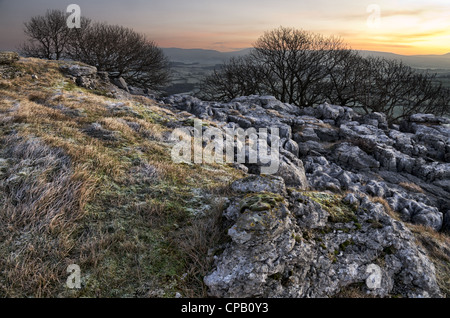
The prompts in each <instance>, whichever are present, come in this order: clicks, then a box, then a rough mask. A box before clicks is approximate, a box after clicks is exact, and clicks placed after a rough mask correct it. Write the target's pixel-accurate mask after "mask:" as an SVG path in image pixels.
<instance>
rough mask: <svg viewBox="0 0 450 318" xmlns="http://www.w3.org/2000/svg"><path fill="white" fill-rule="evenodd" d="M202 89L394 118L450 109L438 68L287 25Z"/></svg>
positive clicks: (210, 95) (216, 95)
mask: <svg viewBox="0 0 450 318" xmlns="http://www.w3.org/2000/svg"><path fill="white" fill-rule="evenodd" d="M201 92H202V93H201V94H202V95H201V96H200V97H202V98H205V99H209V100H217V99H221V100H231V99H233V98H235V97H238V96H246V95H252V94H258V95H266V94H269V95H273V96H275V97H276V98H277V99H279V100H281V101H283V102H286V103H290V104H295V105H298V106H299V107H306V106H314V105H317V104H320V103H323V102H329V103H331V104H336V105H342V106H350V107H358V109H361V110H362V111H364V112H365V113H370V112H384V113H386V115H387V118H388V119H389V121H391V122H395V121H398V120H399V119H401V118H403V117H406V116H408V115H410V114H413V113H418V112H426V113H435V114H438V115H443V114H445V113H448V112H449V109H450V90H449V89H446V88H444V87H442V85H440V84H437V83H436V80H435V75H433V74H429V73H420V72H417V71H415V70H414V69H412V68H411V67H409V66H406V65H405V64H403V63H402V62H401V61H399V60H388V59H384V58H375V57H368V58H364V57H362V56H361V55H360V54H358V52H356V51H354V50H351V49H350V48H349V47H347V45H346V44H345V43H343V41H342V40H341V39H340V38H337V37H324V36H322V35H320V34H315V33H312V32H308V31H303V30H298V29H294V28H284V27H280V28H278V29H275V30H272V31H269V32H266V33H265V34H264V35H263V36H261V37H260V38H259V39H258V40H257V41H256V42H255V44H254V47H253V50H252V52H251V53H250V54H248V55H246V56H243V57H237V58H233V59H231V60H229V61H228V62H227V63H224V64H223V65H222V66H221V67H220V68H218V69H216V70H215V71H214V72H213V73H212V74H211V75H209V76H207V77H206V78H205V79H204V81H203V83H202V89H201Z"/></svg>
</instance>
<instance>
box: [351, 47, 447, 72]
mask: <svg viewBox="0 0 450 318" xmlns="http://www.w3.org/2000/svg"><path fill="white" fill-rule="evenodd" d="M359 53H360V54H361V55H362V56H377V57H378V56H379V57H385V58H389V59H398V60H402V61H403V62H404V63H405V64H407V65H409V66H411V67H414V68H418V69H444V70H450V53H447V54H443V55H400V54H395V53H388V52H377V51H359Z"/></svg>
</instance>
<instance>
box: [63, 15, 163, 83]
mask: <svg viewBox="0 0 450 318" xmlns="http://www.w3.org/2000/svg"><path fill="white" fill-rule="evenodd" d="M67 54H68V56H69V57H70V58H72V59H74V60H78V61H81V62H84V63H86V64H89V65H93V66H96V67H97V68H98V70H101V71H107V72H109V73H110V74H113V75H114V76H117V77H119V76H121V77H123V78H124V79H125V80H126V81H127V83H129V84H131V85H135V86H139V87H144V88H150V89H160V88H161V87H162V86H164V85H165V84H167V83H168V81H169V61H168V59H167V58H166V56H165V55H164V53H163V52H162V50H161V49H160V48H158V47H157V45H156V44H155V43H154V42H153V41H149V40H147V39H146V38H145V36H144V35H142V34H140V33H137V32H135V31H134V30H132V29H130V28H126V27H123V26H119V25H109V24H106V23H86V25H85V26H84V27H82V28H81V29H80V30H78V31H75V33H74V34H73V36H72V38H71V41H70V42H69V45H68V50H67Z"/></svg>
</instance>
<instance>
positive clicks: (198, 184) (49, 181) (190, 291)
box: [0, 59, 240, 297]
mask: <svg viewBox="0 0 450 318" xmlns="http://www.w3.org/2000/svg"><path fill="white" fill-rule="evenodd" d="M14 68H15V71H19V72H21V73H22V74H23V76H21V77H16V78H13V79H8V80H1V79H0V221H1V223H0V253H1V255H2V257H1V259H0V268H1V271H0V296H2V297H5V296H6V297H22V296H31V297H56V296H62V297H70V296H74V297H77V296H87V297H95V296H100V297H127V296H130V297H133V296H139V297H152V296H156V297H173V296H174V295H175V293H176V292H180V293H181V294H182V295H183V296H194V297H195V296H204V295H205V290H204V286H203V284H202V276H203V275H204V274H205V273H206V271H207V270H209V266H210V261H211V259H210V258H208V257H207V254H208V253H207V250H208V247H210V246H212V244H214V243H215V242H216V241H217V240H219V239H220V237H221V235H220V233H219V232H218V230H217V228H218V227H217V224H216V222H217V221H218V219H219V217H218V216H219V215H220V205H221V203H220V200H219V199H218V198H219V195H222V194H223V193H224V191H226V189H227V187H226V186H224V184H225V185H227V184H229V183H230V182H231V181H232V180H234V179H236V178H238V177H239V176H240V174H239V172H237V171H236V170H234V169H232V168H230V167H228V166H219V165H212V166H211V165H202V166H194V165H187V164H181V165H180V164H174V163H172V161H171V159H170V147H169V145H168V141H167V136H168V134H169V133H170V129H169V128H167V124H168V123H171V122H174V121H177V120H178V118H177V117H176V114H174V113H172V112H171V111H168V110H165V109H162V108H160V107H159V106H158V105H157V104H156V103H155V102H154V101H152V100H149V99H146V98H142V97H130V98H129V99H127V100H124V101H123V100H122V101H118V100H114V99H110V98H107V97H105V96H102V94H98V93H99V92H97V94H94V93H93V92H91V91H87V90H84V89H80V88H78V87H76V86H75V85H74V84H73V83H72V82H70V80H68V79H67V78H65V77H64V76H63V75H62V74H61V73H60V72H59V70H58V63H57V62H50V61H43V60H38V59H21V60H20V61H19V62H18V63H17V64H16V65H15V67H14ZM32 74H35V75H37V77H38V79H32V78H31V75H32ZM100 93H101V92H100ZM117 102H123V103H124V104H123V105H122V106H124V107H122V108H121V110H120V111H112V110H111V107H109V105H110V104H112V103H117ZM93 123H97V124H100V125H101V129H102V130H101V131H100V135H95V134H89V133H88V132H89V127H91V125H92V124H93ZM102 132H105V135H104V136H106V137H108V136H109V137H111V136H112V138H103V137H104V136H102V135H101V133H102ZM18 194H20V198H18ZM216 199H217V200H216ZM203 206H209V207H210V208H209V209H208V210H207V211H206V214H207V217H202V216H195V213H193V212H195V211H196V210H199V209H200V208H201V207H203ZM216 216H217V217H216ZM70 264H77V265H79V266H80V269H81V279H82V288H81V289H80V290H72V289H69V288H67V287H66V279H67V277H68V276H69V273H67V272H66V269H67V266H68V265H70Z"/></svg>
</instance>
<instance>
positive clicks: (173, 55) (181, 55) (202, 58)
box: [162, 48, 251, 65]
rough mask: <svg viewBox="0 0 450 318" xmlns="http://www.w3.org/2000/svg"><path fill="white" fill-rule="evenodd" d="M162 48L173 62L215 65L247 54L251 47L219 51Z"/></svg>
mask: <svg viewBox="0 0 450 318" xmlns="http://www.w3.org/2000/svg"><path fill="white" fill-rule="evenodd" d="M162 50H163V51H164V53H165V54H166V55H167V56H168V57H169V59H170V60H171V61H172V62H182V63H199V64H203V65H204V64H207V65H214V64H221V63H223V62H225V61H226V60H228V59H230V58H231V57H233V56H241V55H245V54H247V53H248V52H249V51H250V50H251V49H243V50H239V51H234V52H219V51H215V50H204V49H180V48H163V49H162Z"/></svg>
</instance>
